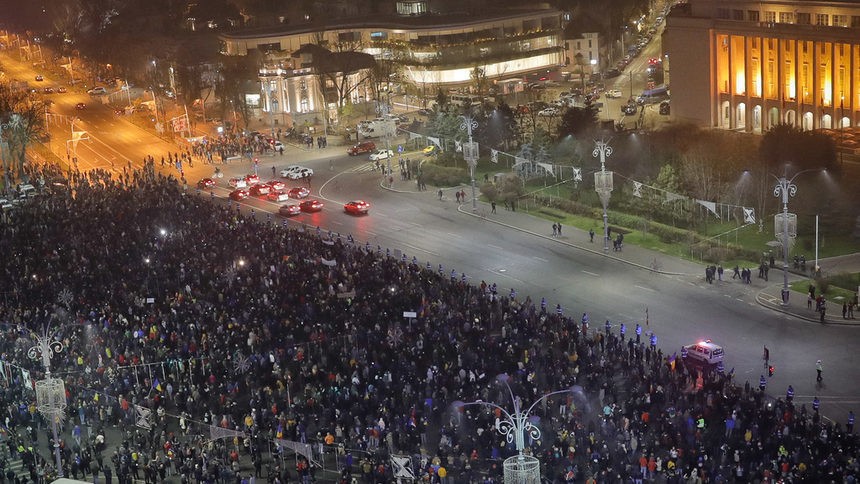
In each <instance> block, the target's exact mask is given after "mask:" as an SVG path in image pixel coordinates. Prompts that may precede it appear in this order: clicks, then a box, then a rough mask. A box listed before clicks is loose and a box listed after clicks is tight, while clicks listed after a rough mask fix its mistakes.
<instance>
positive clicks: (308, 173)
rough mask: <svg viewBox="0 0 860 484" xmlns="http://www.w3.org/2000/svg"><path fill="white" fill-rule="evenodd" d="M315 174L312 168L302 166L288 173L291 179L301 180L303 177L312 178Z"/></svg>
mask: <svg viewBox="0 0 860 484" xmlns="http://www.w3.org/2000/svg"><path fill="white" fill-rule="evenodd" d="M312 176H314V171H313V170H311V169H310V168H301V169H299V170H296V171H294V172H291V173H290V174H289V175H287V178H289V179H290V180H300V179H302V178H310V177H312Z"/></svg>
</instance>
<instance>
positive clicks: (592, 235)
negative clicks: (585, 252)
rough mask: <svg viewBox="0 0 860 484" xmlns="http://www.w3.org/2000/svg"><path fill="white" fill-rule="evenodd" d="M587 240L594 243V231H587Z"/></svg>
mask: <svg viewBox="0 0 860 484" xmlns="http://www.w3.org/2000/svg"><path fill="white" fill-rule="evenodd" d="M588 239H589V241H590V242H591V243H592V244H593V243H594V229H588Z"/></svg>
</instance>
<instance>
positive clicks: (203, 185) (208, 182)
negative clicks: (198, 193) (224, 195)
mask: <svg viewBox="0 0 860 484" xmlns="http://www.w3.org/2000/svg"><path fill="white" fill-rule="evenodd" d="M197 188H199V189H201V190H208V189H210V188H215V180H213V179H211V178H203V179H201V180H200V181H198V182H197Z"/></svg>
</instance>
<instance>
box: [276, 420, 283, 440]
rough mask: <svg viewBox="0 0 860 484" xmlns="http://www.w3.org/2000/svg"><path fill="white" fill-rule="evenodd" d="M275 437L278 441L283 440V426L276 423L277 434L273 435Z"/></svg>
mask: <svg viewBox="0 0 860 484" xmlns="http://www.w3.org/2000/svg"><path fill="white" fill-rule="evenodd" d="M275 437H276V438H278V439H283V438H284V424H282V423H280V422H278V432H277V433H276V434H275Z"/></svg>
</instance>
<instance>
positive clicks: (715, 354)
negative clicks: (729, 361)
mask: <svg viewBox="0 0 860 484" xmlns="http://www.w3.org/2000/svg"><path fill="white" fill-rule="evenodd" d="M684 353H686V355H687V358H686V359H687V360H688V361H696V362H699V363H704V364H706V365H716V364H717V363H719V362H721V361H723V348H722V346H719V345H716V344H714V343H712V342H711V340H709V339H708V340H704V341H700V342H698V343H694V344H691V345H686V346H684V347H682V348H681V354H682V356H683V354H684Z"/></svg>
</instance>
